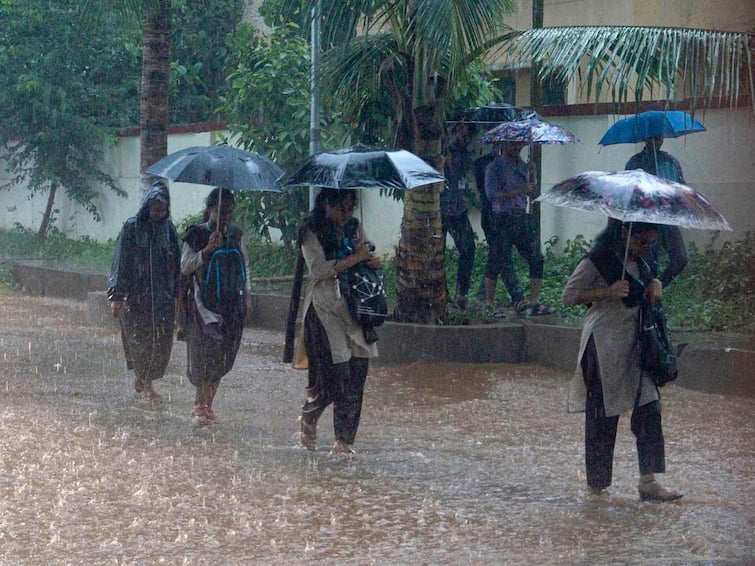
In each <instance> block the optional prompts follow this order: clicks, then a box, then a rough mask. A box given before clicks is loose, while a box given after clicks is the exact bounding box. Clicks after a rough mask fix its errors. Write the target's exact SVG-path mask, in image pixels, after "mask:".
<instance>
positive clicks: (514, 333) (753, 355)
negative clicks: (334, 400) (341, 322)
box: [14, 262, 755, 397]
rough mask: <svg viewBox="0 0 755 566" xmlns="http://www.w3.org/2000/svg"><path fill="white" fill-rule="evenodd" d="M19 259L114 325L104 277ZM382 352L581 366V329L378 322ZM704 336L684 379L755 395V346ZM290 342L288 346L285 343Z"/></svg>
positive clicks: (282, 305) (693, 347)
mask: <svg viewBox="0 0 755 566" xmlns="http://www.w3.org/2000/svg"><path fill="white" fill-rule="evenodd" d="M33 263H34V262H27V263H16V264H14V277H15V278H16V280H17V281H18V283H19V284H20V285H21V287H22V288H23V290H24V291H25V292H26V293H28V294H30V295H36V296H47V297H60V298H73V299H77V300H86V301H87V306H88V309H87V312H88V320H89V322H90V323H91V324H92V325H96V326H114V325H115V321H114V320H113V318H112V316H111V315H110V309H109V308H108V305H107V299H106V297H105V291H104V289H105V288H106V286H107V278H106V277H105V276H104V275H95V274H82V273H76V272H72V271H59V270H56V269H54V268H49V267H44V266H41V265H34V264H33ZM289 303H290V298H289V297H284V296H281V295H270V294H259V293H258V294H254V295H253V307H254V309H253V314H252V317H251V318H250V320H249V321H248V325H249V326H251V327H259V328H267V329H272V330H279V331H284V330H285V325H286V318H287V316H288V308H289ZM378 334H379V336H380V340H379V342H378V347H379V349H380V357H379V358H378V359H377V360H376V362H375V363H377V364H380V365H392V364H399V363H411V362H414V361H417V360H423V359H424V360H426V359H437V360H443V361H451V362H458V363H534V364H540V365H545V366H550V367H557V368H560V369H563V370H565V371H572V370H575V369H576V365H577V354H578V351H579V339H580V334H581V330H580V329H579V328H573V327H567V326H556V325H548V324H539V323H533V322H531V321H530V320H528V319H523V320H522V322H516V323H498V324H485V325H469V326H431V325H421V324H401V323H395V322H386V323H385V324H384V325H382V326H381V327H380V328H378ZM712 342H713V341H711V343H706V342H696V343H694V344H690V345H689V346H687V348H686V349H685V350H684V352H683V354H682V356H681V357H680V358H679V378H678V380H677V382H676V385H680V386H683V387H688V388H691V389H697V390H700V391H705V392H708V393H716V394H722V395H741V396H746V397H755V348H754V349H747V348H737V347H728V346H722V345H720V342H721V340H720V339H718V340H717V341H716V342H717V343H716V344H714V343H712ZM281 347H282V344H281Z"/></svg>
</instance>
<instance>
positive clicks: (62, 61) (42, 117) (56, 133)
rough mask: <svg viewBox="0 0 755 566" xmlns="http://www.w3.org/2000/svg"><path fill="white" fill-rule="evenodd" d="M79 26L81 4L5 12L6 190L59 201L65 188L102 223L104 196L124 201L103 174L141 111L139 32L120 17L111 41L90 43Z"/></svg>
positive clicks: (0, 32)
mask: <svg viewBox="0 0 755 566" xmlns="http://www.w3.org/2000/svg"><path fill="white" fill-rule="evenodd" d="M80 17H81V16H80V8H79V3H78V2H75V1H73V0H7V1H5V2H3V3H2V4H0V68H2V73H0V146H2V147H4V148H5V150H6V155H5V156H4V157H5V161H6V164H7V165H6V167H7V170H8V172H9V173H10V174H11V177H10V180H9V182H8V183H6V184H5V185H4V186H3V187H1V188H10V187H13V186H16V185H18V184H21V183H24V182H27V183H28V185H27V186H28V188H29V191H30V193H31V195H35V194H37V193H42V194H46V193H49V194H50V196H51V197H54V195H55V192H56V191H57V189H58V188H60V189H61V190H63V191H65V194H66V195H67V196H68V198H69V199H71V200H72V201H73V202H75V203H77V204H79V205H81V206H82V207H84V208H85V209H86V210H87V211H88V212H89V213H90V214H91V215H92V216H93V217H94V218H95V219H96V220H99V219H100V217H99V212H98V210H97V207H96V205H95V198H96V196H97V194H98V191H99V187H100V186H103V185H104V186H107V187H109V188H110V189H112V190H113V191H115V192H117V193H121V192H122V191H121V190H120V188H119V187H118V186H117V185H116V184H115V182H114V181H113V179H112V178H111V177H110V176H109V175H108V174H106V173H105V172H104V171H103V170H102V169H100V164H101V163H102V159H101V157H102V154H103V148H104V146H105V144H106V143H107V142H108V141H110V140H112V133H113V129H114V128H116V127H121V126H123V125H124V124H125V123H126V120H127V118H128V114H129V108H131V107H135V106H136V105H137V104H138V94H137V88H138V80H137V77H138V76H139V72H138V66H139V62H138V57H137V52H138V49H137V48H136V46H137V45H138V42H139V39H138V36H137V35H136V33H135V32H138V28H133V27H129V26H126V25H122V24H123V22H119V21H116V20H115V17H114V16H113V19H111V20H110V22H109V23H110V24H111V26H110V30H109V32H108V33H103V34H86V33H81V30H80V29H79V24H80ZM48 206H49V207H50V212H51V213H52V214H54V210H52V202H51V201H50V200H49V199H48ZM52 219H53V217H52V215H50V216H48V215H45V216H44V219H43V223H42V226H41V228H40V235H42V236H44V235H45V233H46V231H47V229H48V226H49V225H50V224H51V222H50V221H51V220H52Z"/></svg>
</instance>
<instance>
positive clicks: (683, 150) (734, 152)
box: [0, 109, 755, 255]
mask: <svg viewBox="0 0 755 566" xmlns="http://www.w3.org/2000/svg"><path fill="white" fill-rule="evenodd" d="M621 117H623V116H603V115H599V116H593V115H590V116H574V117H569V116H564V117H552V118H548V120H550V121H551V122H554V123H557V124H560V125H562V126H564V127H566V128H567V129H569V130H570V131H572V132H573V133H574V134H575V135H576V136H577V137H578V138H580V139H581V140H582V142H583V143H581V144H577V145H564V146H544V147H543V190H544V191H545V190H547V189H548V188H550V187H551V186H553V185H554V184H556V183H557V182H559V181H561V180H563V179H565V178H567V177H569V176H571V175H575V174H577V173H580V172H582V171H588V170H605V171H611V170H619V169H623V168H624V164H625V163H626V161H627V160H628V159H629V157H630V156H631V155H632V154H633V153H635V152H636V151H639V150H640V149H641V148H642V144H634V145H632V144H629V145H614V146H608V147H604V148H601V147H600V146H598V145H597V142H598V140H599V139H600V137H601V136H602V135H603V133H604V132H605V131H606V130H607V129H608V128H609V127H610V125H611V124H612V123H613V121H614V120H616V119H618V118H621ZM697 117H698V118H699V119H700V120H701V121H702V122H703V123H704V124H705V126H706V128H707V130H708V131H707V132H703V133H698V134H692V135H689V136H686V137H684V138H678V139H668V140H666V141H665V143H664V145H663V149H664V150H667V151H669V152H670V153H672V154H673V155H675V156H676V157H677V158H678V159H679V161H680V162H681V164H682V168H683V169H684V174H685V177H686V180H687V182H688V184H689V185H691V186H692V187H694V188H696V189H698V190H700V191H701V192H702V193H703V194H704V195H705V196H707V197H708V198H709V200H710V201H711V202H712V203H713V204H714V205H715V206H716V207H717V208H718V209H719V211H720V212H721V213H722V214H723V215H724V216H725V217H726V218H727V220H728V221H729V223H730V224H731V226H732V227H733V228H734V232H732V233H725V234H722V236H723V237H725V238H736V239H741V238H742V236H743V235H744V232H746V231H748V230H749V231H753V230H755V220H753V218H755V198H753V197H755V152H753V148H754V147H755V128H754V127H753V117H752V114H751V110H749V109H740V110H734V111H731V110H710V111H708V112H706V113H704V114H703V113H700V114H699V115H698V116H697ZM217 137H218V133H212V132H205V133H199V134H176V135H171V136H170V138H169V141H168V151H169V152H173V151H177V150H179V149H182V148H185V147H190V146H194V145H209V144H211V143H213V142H215V141H216V138H217ZM476 149H477V150H478V151H487V149H488V148H487V147H483V146H478V147H477V148H476ZM524 153H525V154H526V150H525V152H524ZM105 163H106V166H107V167H108V170H109V172H110V173H111V174H112V175H113V176H114V177H115V178H116V179H117V182H118V184H119V185H120V186H121V187H122V188H123V189H124V190H125V191H126V192H127V193H128V197H127V198H118V197H116V196H115V195H114V194H113V193H111V192H109V191H108V192H107V193H106V194H104V195H103V196H102V197H101V198H100V199H99V200H98V202H97V206H98V208H99V209H100V213H101V215H102V222H94V221H93V220H92V219H91V218H90V217H89V215H88V214H87V213H86V211H84V210H83V209H81V208H80V207H78V206H76V205H74V204H72V203H70V202H67V201H66V199H64V198H63V197H62V196H61V197H59V198H58V203H57V207H58V208H59V209H60V214H59V217H58V220H57V222H56V226H57V228H58V229H60V230H61V231H63V232H65V233H67V234H69V235H71V236H73V237H79V236H82V235H89V236H90V237H92V238H93V239H95V240H98V241H106V240H108V239H109V238H115V237H116V236H117V235H118V231H119V230H120V228H121V226H122V224H123V221H124V220H125V219H126V218H128V217H129V216H132V215H133V214H134V213H135V212H136V211H137V209H138V207H139V202H140V199H141V196H140V191H139V175H138V168H139V139H138V137H127V138H120V139H119V141H118V143H117V145H116V146H114V147H112V148H109V149H108V150H107V152H106V155H105ZM4 178H7V174H6V173H5V172H4V170H2V168H0V183H1V182H3V180H4ZM469 182H471V183H473V182H474V181H473V179H471V178H470V179H469ZM170 190H171V195H172V215H173V219H174V220H175V221H180V220H181V219H183V218H184V217H186V216H187V215H190V214H196V213H198V212H200V211H201V210H202V208H203V200H204V198H205V196H206V195H207V193H208V192H209V191H210V190H211V187H205V186H201V185H190V184H186V183H171V184H170ZM45 202H46V201H45V196H44V195H37V196H34V197H33V198H31V199H30V198H29V195H28V192H27V191H26V190H25V188H17V189H14V190H12V191H1V192H0V228H11V227H12V226H13V224H14V223H15V222H18V223H20V224H22V225H23V226H26V227H30V228H36V227H38V226H39V222H40V220H41V215H42V212H43V211H44V206H45ZM402 211H403V207H402V205H401V203H400V202H396V201H394V200H392V199H390V198H388V197H381V196H380V195H379V191H362V194H361V214H360V215H361V216H362V217H363V223H364V226H365V229H366V230H367V232H368V234H369V237H370V239H372V240H373V241H374V242H375V244H376V246H377V248H378V250H379V251H380V252H381V253H389V254H391V255H392V254H393V248H394V247H395V246H396V245H397V243H398V240H399V237H400V227H401V215H402ZM541 213H542V236H543V240H544V241H545V240H547V239H548V238H550V237H551V236H552V235H558V236H559V238H560V239H561V241H562V242H564V241H566V240H567V239H572V238H574V236H576V235H577V234H583V235H584V236H585V237H587V238H588V239H590V238H592V237H594V236H595V234H596V233H597V232H598V231H600V230H601V229H602V228H603V227H604V226H605V222H606V219H605V218H604V217H602V216H600V215H597V214H590V213H585V212H578V211H572V210H568V209H562V208H557V207H552V206H550V205H543V206H542V209H541ZM470 218H471V220H472V224H473V226H474V227H475V229H476V231H477V233H478V234H479V236H480V238H482V232H481V230H480V227H479V214H478V213H477V211H476V210H470ZM711 235H712V234H711V233H709V232H702V231H693V230H686V231H685V238H686V239H687V240H688V241H696V242H697V243H707V242H709V241H710V238H711ZM449 243H450V239H449Z"/></svg>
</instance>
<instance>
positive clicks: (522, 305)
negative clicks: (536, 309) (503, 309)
mask: <svg viewBox="0 0 755 566" xmlns="http://www.w3.org/2000/svg"><path fill="white" fill-rule="evenodd" d="M529 306H530V304H529V303H528V302H527V301H525V300H524V299H522V300H521V301H518V302H517V303H515V304H514V311H515V312H516V314H522V313H523V312H524V311H526V310H527V307H529Z"/></svg>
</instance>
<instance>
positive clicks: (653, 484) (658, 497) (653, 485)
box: [637, 481, 684, 502]
mask: <svg viewBox="0 0 755 566" xmlns="http://www.w3.org/2000/svg"><path fill="white" fill-rule="evenodd" d="M637 491H639V493H640V501H657V502H663V501H676V500H678V499H681V498H682V497H684V496H683V495H682V494H681V493H679V492H677V491H672V490H670V489H666V488H664V487H663V486H661V484H659V483H658V482H657V481H649V482H645V483H641V484H640V485H639V486H637Z"/></svg>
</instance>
